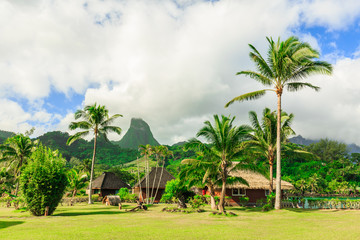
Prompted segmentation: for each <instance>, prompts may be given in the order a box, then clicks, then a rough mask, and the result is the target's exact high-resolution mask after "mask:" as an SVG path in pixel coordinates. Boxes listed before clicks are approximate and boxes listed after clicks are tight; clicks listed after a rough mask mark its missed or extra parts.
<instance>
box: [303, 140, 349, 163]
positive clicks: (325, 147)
mask: <svg viewBox="0 0 360 240" xmlns="http://www.w3.org/2000/svg"><path fill="white" fill-rule="evenodd" d="M306 149H307V150H308V151H309V152H312V153H314V154H315V155H317V156H319V157H320V159H321V160H322V161H324V162H334V161H336V160H339V159H345V158H348V153H349V151H348V149H347V146H346V144H345V143H340V142H337V141H334V140H329V139H327V138H325V139H320V141H319V142H317V143H312V144H310V145H309V146H307V147H306Z"/></svg>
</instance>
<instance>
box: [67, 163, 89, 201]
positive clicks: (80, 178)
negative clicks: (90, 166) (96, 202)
mask: <svg viewBox="0 0 360 240" xmlns="http://www.w3.org/2000/svg"><path fill="white" fill-rule="evenodd" d="M67 175H68V181H69V187H70V188H71V190H72V199H74V197H75V196H76V193H77V191H78V190H79V189H81V188H83V187H85V184H86V179H87V175H86V174H82V175H81V174H80V172H78V171H77V170H76V169H71V170H70V171H69V172H68V174H67Z"/></svg>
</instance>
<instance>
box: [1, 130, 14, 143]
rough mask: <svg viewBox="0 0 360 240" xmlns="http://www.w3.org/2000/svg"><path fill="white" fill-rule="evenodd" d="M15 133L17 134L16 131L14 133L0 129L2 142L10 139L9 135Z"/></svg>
mask: <svg viewBox="0 0 360 240" xmlns="http://www.w3.org/2000/svg"><path fill="white" fill-rule="evenodd" d="M14 135H15V133H13V132H8V131H3V130H0V144H3V143H4V142H5V140H6V139H8V138H9V137H11V136H14Z"/></svg>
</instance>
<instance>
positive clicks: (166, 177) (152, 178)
mask: <svg viewBox="0 0 360 240" xmlns="http://www.w3.org/2000/svg"><path fill="white" fill-rule="evenodd" d="M173 179H175V177H174V176H173V175H171V174H170V173H169V172H168V171H167V170H166V169H165V168H164V167H153V168H151V171H150V173H149V174H148V175H147V176H144V177H143V178H142V179H141V180H140V181H139V182H137V183H136V184H135V186H134V188H133V193H134V194H137V195H138V196H139V200H140V201H144V200H145V199H146V198H147V196H146V182H147V180H149V181H148V184H149V189H148V193H149V196H150V197H155V200H154V202H159V201H160V199H161V197H162V195H163V193H164V191H165V186H166V183H167V182H168V181H171V180H173ZM157 188H158V191H157V193H156V190H157ZM140 189H141V190H140ZM140 192H141V194H140ZM155 195H156V196H155Z"/></svg>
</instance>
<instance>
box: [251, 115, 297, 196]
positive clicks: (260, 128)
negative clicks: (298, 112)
mask: <svg viewBox="0 0 360 240" xmlns="http://www.w3.org/2000/svg"><path fill="white" fill-rule="evenodd" d="M249 118H250V122H251V125H252V131H253V134H252V137H251V140H249V141H248V142H247V145H248V146H249V147H250V148H251V149H252V151H253V152H255V154H256V155H261V156H263V157H265V158H266V159H267V160H268V162H269V179H270V181H269V191H270V193H271V192H272V191H273V165H274V160H275V153H276V135H277V134H276V129H277V128H276V124H277V115H276V112H271V111H270V109H269V108H265V109H264V111H263V115H262V119H261V123H260V121H259V119H258V116H257V114H256V112H254V111H250V112H249ZM293 118H294V115H293V114H290V115H288V114H287V113H286V112H282V113H281V142H282V143H286V140H287V138H288V136H289V135H294V134H295V132H294V131H293V129H292V128H291V126H290V125H291V122H292V120H293Z"/></svg>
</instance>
